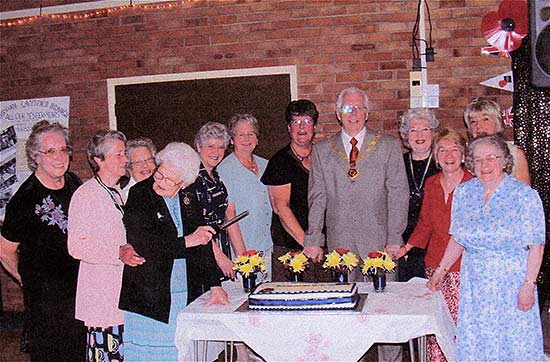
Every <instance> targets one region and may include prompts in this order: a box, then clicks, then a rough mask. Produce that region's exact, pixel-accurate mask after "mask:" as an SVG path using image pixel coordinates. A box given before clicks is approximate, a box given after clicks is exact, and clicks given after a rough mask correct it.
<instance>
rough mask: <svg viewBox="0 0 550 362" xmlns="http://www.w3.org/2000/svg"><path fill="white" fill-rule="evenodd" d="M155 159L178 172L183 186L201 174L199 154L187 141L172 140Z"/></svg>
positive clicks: (159, 163)
mask: <svg viewBox="0 0 550 362" xmlns="http://www.w3.org/2000/svg"><path fill="white" fill-rule="evenodd" d="M155 159H156V162H157V164H158V165H159V166H160V165H164V166H165V167H166V168H169V169H170V170H172V171H174V173H177V174H178V175H179V177H180V178H181V181H182V184H183V185H184V186H183V187H185V186H188V185H190V184H192V183H193V182H195V179H196V178H197V176H198V175H199V167H200V164H201V159H200V157H199V154H198V153H197V152H196V151H195V150H194V149H193V147H191V146H189V145H188V144H186V143H183V142H171V143H169V144H167V145H166V147H164V148H163V149H162V150H161V151H159V153H157V155H156V157H155Z"/></svg>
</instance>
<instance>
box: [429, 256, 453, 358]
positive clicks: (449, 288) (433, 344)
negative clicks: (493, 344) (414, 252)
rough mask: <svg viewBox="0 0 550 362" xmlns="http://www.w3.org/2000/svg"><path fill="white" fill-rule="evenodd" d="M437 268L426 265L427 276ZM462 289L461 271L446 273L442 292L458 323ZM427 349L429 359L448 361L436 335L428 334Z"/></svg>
mask: <svg viewBox="0 0 550 362" xmlns="http://www.w3.org/2000/svg"><path fill="white" fill-rule="evenodd" d="M434 272H435V269H434V268H432V267H429V266H427V267H426V277H427V278H431V276H432V275H433V274H434ZM459 289H460V273H459V272H450V273H447V275H445V277H444V278H443V282H442V284H441V293H442V294H443V299H444V300H445V303H446V304H447V307H448V308H449V311H450V312H451V316H452V317H453V320H454V322H455V324H456V320H457V318H458V290H459ZM426 349H427V355H428V361H432V362H433V361H437V362H446V361H447V359H446V358H445V356H444V355H443V352H441V349H440V348H439V345H438V344H437V340H436V338H435V336H433V335H431V336H428V338H427V341H426Z"/></svg>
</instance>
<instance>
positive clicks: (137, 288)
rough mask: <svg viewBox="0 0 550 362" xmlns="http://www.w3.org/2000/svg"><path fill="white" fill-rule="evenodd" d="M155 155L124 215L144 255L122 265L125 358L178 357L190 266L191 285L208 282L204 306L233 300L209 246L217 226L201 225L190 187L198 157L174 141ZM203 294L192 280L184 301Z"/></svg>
mask: <svg viewBox="0 0 550 362" xmlns="http://www.w3.org/2000/svg"><path fill="white" fill-rule="evenodd" d="M156 161H157V163H158V165H159V166H158V168H157V170H156V171H155V173H154V174H153V175H152V176H151V177H149V178H148V179H146V180H144V181H143V182H140V183H138V184H136V185H134V186H133V187H132V189H131V190H130V193H129V196H128V202H127V204H126V212H125V214H124V225H125V227H126V233H127V240H128V243H129V244H131V245H132V246H133V247H134V249H135V251H136V252H137V253H138V254H139V255H141V256H142V257H143V258H144V263H143V264H141V265H138V266H135V267H132V266H129V265H126V266H125V267H124V275H123V282H122V290H121V295H120V304H119V306H120V308H121V309H123V310H125V311H127V312H126V313H125V318H126V319H125V327H126V344H125V354H126V360H127V361H142V360H145V361H175V360H177V349H176V346H175V345H174V335H175V330H176V317H177V314H178V313H179V312H180V311H181V310H182V309H183V308H184V307H185V305H186V298H185V294H186V293H185V289H186V288H185V276H186V274H187V273H186V268H187V270H193V271H194V272H193V275H194V276H195V277H194V279H193V280H190V281H189V283H190V284H192V283H196V284H197V285H206V286H207V287H208V288H210V290H211V294H210V298H209V301H208V303H207V305H210V304H226V303H227V302H228V300H227V294H226V293H225V291H224V290H223V289H222V287H221V286H220V278H219V276H220V275H221V274H220V272H219V270H217V267H216V262H215V259H214V254H213V251H212V245H211V240H212V235H213V234H215V231H214V229H213V228H212V227H210V226H201V225H203V223H204V222H203V218H202V213H201V209H200V206H199V204H198V200H197V197H196V193H195V191H194V189H193V188H192V187H189V188H186V187H187V186H189V185H191V184H193V182H194V181H195V179H196V178H197V175H198V172H199V164H200V159H199V156H198V155H197V153H196V152H195V151H194V150H193V149H192V148H191V147H190V146H188V145H187V144H185V143H178V142H172V143H169V144H168V145H167V146H166V147H165V148H164V149H163V150H162V151H160V152H159V153H158V154H157V155H156ZM184 258H185V259H184ZM186 265H187V266H186ZM200 294H202V290H201V288H200V287H199V288H197V287H194V286H193V285H190V287H189V292H188V293H187V301H188V302H191V301H193V300H194V299H195V298H197V297H198V296H200Z"/></svg>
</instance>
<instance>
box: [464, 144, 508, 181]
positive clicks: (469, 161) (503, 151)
mask: <svg viewBox="0 0 550 362" xmlns="http://www.w3.org/2000/svg"><path fill="white" fill-rule="evenodd" d="M479 145H491V146H494V147H495V148H496V149H497V151H498V152H499V153H500V155H501V156H502V159H503V160H504V172H506V173H507V174H508V175H510V174H511V173H512V168H513V167H514V158H513V157H512V154H511V153H510V149H509V148H508V145H507V144H506V141H504V139H503V138H502V137H501V136H500V135H490V136H482V137H477V138H475V139H474V140H473V141H472V142H470V143H469V144H468V151H467V152H466V167H467V168H468V170H470V172H472V173H473V174H476V172H475V171H476V170H475V165H476V164H475V158H474V154H475V152H476V148H477V147H478V146H479Z"/></svg>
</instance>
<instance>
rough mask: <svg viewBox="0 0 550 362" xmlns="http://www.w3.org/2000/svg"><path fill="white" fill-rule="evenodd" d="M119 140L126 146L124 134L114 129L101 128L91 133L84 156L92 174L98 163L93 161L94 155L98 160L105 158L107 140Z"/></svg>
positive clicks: (107, 149) (95, 170) (95, 171)
mask: <svg viewBox="0 0 550 362" xmlns="http://www.w3.org/2000/svg"><path fill="white" fill-rule="evenodd" d="M113 139H114V140H121V141H122V142H124V146H126V136H125V135H124V133H122V132H120V131H116V130H112V129H110V130H103V131H99V132H97V133H96V134H95V135H93V137H92V139H91V140H90V142H88V148H87V150H86V156H88V163H89V164H90V167H91V168H92V171H93V172H94V175H96V174H97V172H98V171H99V165H98V164H97V162H96V161H95V159H94V158H95V157H97V158H99V159H100V160H102V161H103V160H105V154H106V153H107V151H109V148H108V147H107V141H109V140H113Z"/></svg>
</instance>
